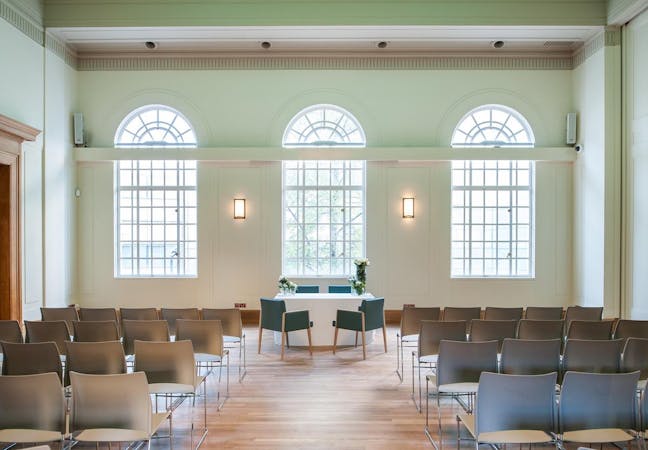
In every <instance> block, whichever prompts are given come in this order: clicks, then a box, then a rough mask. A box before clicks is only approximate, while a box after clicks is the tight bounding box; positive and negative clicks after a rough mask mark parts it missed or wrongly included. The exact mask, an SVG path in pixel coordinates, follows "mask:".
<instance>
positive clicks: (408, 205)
mask: <svg viewBox="0 0 648 450" xmlns="http://www.w3.org/2000/svg"><path fill="white" fill-rule="evenodd" d="M413 218H414V198H413V197H403V219H413Z"/></svg>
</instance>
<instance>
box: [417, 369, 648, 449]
mask: <svg viewBox="0 0 648 450" xmlns="http://www.w3.org/2000/svg"><path fill="white" fill-rule="evenodd" d="M556 376H557V374H556V373H555V372H553V373H548V374H544V375H505V374H497V373H489V372H483V373H482V374H481V376H480V377H479V385H478V388H477V401H476V407H475V411H474V414H458V415H457V416H456V419H457V448H459V445H460V441H461V438H460V424H463V425H464V427H465V429H466V430H467V431H468V433H469V435H470V438H471V439H473V440H474V443H475V448H476V449H478V448H479V444H482V443H483V444H489V445H491V446H493V447H494V448H499V446H500V445H506V444H529V445H531V444H554V445H555V446H556V447H557V448H565V444H566V443H587V444H588V445H592V444H603V443H609V442H611V443H615V444H617V445H618V444H619V443H621V442H631V441H633V440H635V441H637V444H638V445H639V446H640V447H641V448H643V447H644V446H643V437H642V435H643V434H644V430H645V429H646V425H647V423H646V419H647V418H648V399H647V398H646V394H645V393H644V394H643V395H642V396H641V399H640V402H639V408H637V402H636V400H635V399H636V396H635V389H634V386H635V385H636V382H637V379H638V377H639V373H638V372H633V373H626V374H590V373H578V372H568V373H567V374H565V379H564V382H563V386H562V390H561V391H560V394H559V395H557V394H556V390H555V388H554V385H555V382H556ZM446 388H447V387H446ZM444 389H445V388H444ZM638 411H639V412H640V414H637V412H638ZM440 433H441V431H440ZM426 434H427V435H428V438H430V439H431V436H430V434H429V428H427V427H426ZM440 436H441V434H440ZM431 440H432V442H433V444H435V446H436V443H435V442H434V440H433V439H431Z"/></svg>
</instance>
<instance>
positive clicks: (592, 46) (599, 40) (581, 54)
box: [572, 31, 606, 69]
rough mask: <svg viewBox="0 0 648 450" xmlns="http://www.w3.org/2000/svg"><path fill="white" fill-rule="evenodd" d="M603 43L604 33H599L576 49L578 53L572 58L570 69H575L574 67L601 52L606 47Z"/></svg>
mask: <svg viewBox="0 0 648 450" xmlns="http://www.w3.org/2000/svg"><path fill="white" fill-rule="evenodd" d="M605 41H606V33H605V32H604V31H601V32H600V33H598V34H597V35H596V36H594V37H593V38H592V39H590V40H589V41H587V42H586V43H585V45H583V46H582V47H581V48H580V49H578V51H577V52H576V53H575V54H574V56H573V57H572V67H573V68H574V69H575V68H576V67H578V66H580V65H581V64H583V63H584V62H585V61H587V59H588V58H589V57H590V56H592V55H594V54H595V53H596V52H598V51H599V50H601V49H602V48H603V47H604V46H605V45H606V44H605Z"/></svg>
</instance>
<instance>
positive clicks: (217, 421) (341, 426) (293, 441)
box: [155, 328, 432, 449]
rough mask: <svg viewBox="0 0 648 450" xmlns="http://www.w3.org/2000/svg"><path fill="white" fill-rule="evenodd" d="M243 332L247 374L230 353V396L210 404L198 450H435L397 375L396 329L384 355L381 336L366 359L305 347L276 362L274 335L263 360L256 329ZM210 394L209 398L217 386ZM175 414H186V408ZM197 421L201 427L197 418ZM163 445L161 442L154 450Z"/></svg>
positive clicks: (179, 444)
mask: <svg viewBox="0 0 648 450" xmlns="http://www.w3.org/2000/svg"><path fill="white" fill-rule="evenodd" d="M246 335H247V361H248V372H247V375H246V377H245V378H244V379H243V382H242V383H238V382H237V380H236V375H237V367H236V363H237V359H238V355H237V352H236V351H234V352H233V355H232V356H233V357H232V367H231V376H232V379H231V383H230V398H229V399H228V401H227V402H226V403H225V406H224V407H223V409H222V410H221V411H220V412H219V411H217V410H216V407H215V406H212V405H211V404H209V405H208V427H209V433H208V435H207V439H206V441H205V443H204V444H203V446H202V447H201V448H205V449H216V448H219V449H220V448H241V449H407V448H425V447H429V448H432V446H431V445H430V444H429V443H428V441H427V438H426V437H425V435H424V433H423V427H424V419H425V418H424V416H423V415H421V414H419V413H418V412H417V411H416V409H415V408H414V405H413V403H412V401H411V400H410V390H411V384H410V383H411V378H410V375H409V372H408V373H407V377H406V379H405V382H404V383H401V382H400V380H399V379H398V377H397V376H396V374H395V372H394V370H395V366H396V361H395V358H396V328H390V329H388V342H387V344H388V353H384V350H383V345H382V338H381V336H380V333H379V332H378V333H377V334H376V339H375V342H374V343H372V344H370V345H369V346H368V348H367V360H365V361H363V360H362V349H361V348H360V347H358V348H357V349H354V348H344V349H341V350H338V352H337V353H336V355H333V354H332V351H331V350H330V349H326V350H315V351H314V352H313V357H312V358H311V357H310V355H309V354H308V350H307V349H301V348H300V349H296V348H291V349H289V350H287V351H286V356H285V360H284V361H281V360H280V347H279V346H278V345H275V344H274V342H273V339H272V333H271V332H269V331H266V332H265V333H264V339H263V345H262V349H261V354H260V355H259V354H257V348H256V346H257V336H258V331H257V329H254V328H248V329H246ZM332 337H333V332H332V330H331V339H332ZM208 389H209V391H210V392H211V393H213V392H214V389H215V386H214V385H213V384H212V383H210V384H209V385H208ZM208 395H209V392H208ZM199 401H200V400H199ZM196 406H199V404H198V403H197V405H196ZM180 409H181V410H182V412H183V413H185V414H186V411H188V409H189V408H188V406H187V405H182V406H181V407H180ZM194 418H195V420H196V422H197V423H201V422H198V420H199V419H201V417H199V416H198V415H197V413H194ZM174 428H176V430H178V432H180V431H181V430H183V429H184V430H187V429H188V423H187V422H186V420H183V419H182V418H180V419H179V420H177V421H176V422H175V425H174ZM160 444H164V445H160ZM167 445H168V442H163V441H160V442H156V445H155V448H166V446H167ZM189 447H190V441H189V439H188V436H186V435H185V436H178V437H177V438H176V440H175V448H189Z"/></svg>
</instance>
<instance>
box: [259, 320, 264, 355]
mask: <svg viewBox="0 0 648 450" xmlns="http://www.w3.org/2000/svg"><path fill="white" fill-rule="evenodd" d="M262 333H263V328H261V325H259V352H258V353H259V354H261V334H262Z"/></svg>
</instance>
